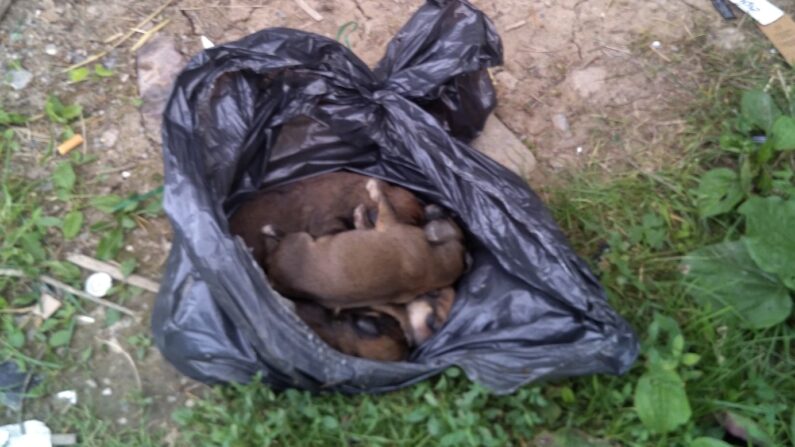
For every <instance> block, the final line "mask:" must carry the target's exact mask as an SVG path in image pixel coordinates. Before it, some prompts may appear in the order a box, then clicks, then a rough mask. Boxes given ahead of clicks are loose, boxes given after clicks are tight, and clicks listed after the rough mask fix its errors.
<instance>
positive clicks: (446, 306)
mask: <svg viewBox="0 0 795 447" xmlns="http://www.w3.org/2000/svg"><path fill="white" fill-rule="evenodd" d="M454 302H455V289H453V288H452V287H445V288H443V289H440V290H434V291H432V292H428V293H426V294H424V295H421V296H418V297H417V298H416V299H414V300H413V301H411V302H409V303H408V304H406V305H401V304H382V305H378V306H373V307H372V309H373V311H374V312H375V314H374V315H378V314H386V315H389V316H391V317H393V318H395V320H397V321H398V323H400V327H401V329H402V330H403V333H404V334H405V336H406V340H407V341H408V343H409V345H410V346H419V345H421V344H423V343H425V341H426V340H428V339H429V338H431V336H432V335H433V334H435V333H436V332H438V331H439V329H441V328H442V326H443V325H444V323H446V322H447V318H448V317H449V316H450V311H451V310H452V308H453V303H454Z"/></svg>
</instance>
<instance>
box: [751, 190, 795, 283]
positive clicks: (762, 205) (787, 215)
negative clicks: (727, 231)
mask: <svg viewBox="0 0 795 447" xmlns="http://www.w3.org/2000/svg"><path fill="white" fill-rule="evenodd" d="M739 211H740V214H742V215H743V216H745V234H746V235H745V237H743V242H745V246H746V247H747V248H748V252H749V253H750V254H751V258H753V260H754V261H755V262H756V264H757V265H758V266H759V268H761V269H762V270H764V271H766V272H768V273H774V274H776V275H778V276H779V277H780V278H782V280H784V281H785V282H787V283H792V282H793V279H794V278H795V227H794V226H793V225H795V198H792V199H789V200H783V199H781V198H780V197H767V198H761V197H752V198H751V199H749V200H748V201H747V202H745V203H744V204H743V205H742V206H741V207H740V210H739Z"/></svg>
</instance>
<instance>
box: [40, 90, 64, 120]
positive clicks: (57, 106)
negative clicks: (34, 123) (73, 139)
mask: <svg viewBox="0 0 795 447" xmlns="http://www.w3.org/2000/svg"><path fill="white" fill-rule="evenodd" d="M62 111H63V103H62V102H61V100H60V99H58V97H57V96H54V95H50V96H48V97H47V102H46V103H45V104H44V113H45V114H46V115H47V118H49V119H50V121H52V122H54V123H61V124H66V121H65V120H64V119H63V117H61V112H62Z"/></svg>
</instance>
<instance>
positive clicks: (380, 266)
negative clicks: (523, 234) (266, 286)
mask: <svg viewBox="0 0 795 447" xmlns="http://www.w3.org/2000/svg"><path fill="white" fill-rule="evenodd" d="M382 187H383V186H382V184H381V182H378V181H376V180H374V179H371V180H369V181H368V182H367V184H366V188H367V190H368V191H369V193H370V197H371V199H372V200H373V201H375V202H376V203H378V216H377V219H376V222H375V228H373V229H356V230H351V231H345V232H342V233H338V234H335V235H332V236H323V237H320V238H317V239H314V238H312V236H310V235H309V234H308V233H292V234H288V235H287V236H286V237H284V238H283V239H281V240H280V241H278V244H277V245H276V247H275V249H274V250H272V251H271V252H270V253H269V254H268V256H267V257H266V263H265V265H266V271H267V273H268V276H269V277H270V278H271V280H272V281H273V285H274V287H275V288H276V290H278V291H279V292H281V293H282V294H284V295H286V296H289V297H294V298H306V299H310V300H313V301H315V302H317V303H319V304H321V305H323V306H325V307H327V308H332V309H342V308H355V307H365V306H371V305H378V304H399V303H408V302H409V301H412V300H413V299H414V298H416V297H417V296H419V295H422V294H424V293H427V292H430V291H432V290H436V289H440V288H442V287H447V286H449V285H451V284H453V283H454V282H455V281H456V280H458V278H459V276H461V274H462V273H463V271H464V267H465V262H466V261H465V255H466V252H465V249H464V245H463V243H462V242H463V234H462V233H461V231H460V229H458V228H457V227H456V230H457V233H456V234H457V237H455V238H453V239H451V240H444V241H441V242H434V243H431V242H429V241H428V238H427V237H426V232H425V230H424V229H423V228H420V227H417V226H414V225H407V224H403V223H400V222H399V221H398V220H397V218H396V216H395V213H394V211H393V210H392V207H391V205H390V204H389V202H388V200H387V198H386V197H385V195H384V194H383V193H382ZM354 214H356V215H357V218H356V219H357V220H360V221H361V220H362V209H361V207H359V208H358V209H357V211H356V213H354ZM434 222H438V221H434ZM449 225H454V224H452V221H450V223H449ZM358 226H362V224H361V223H359V224H358ZM268 230H269V233H270V236H272V237H274V238H275V237H276V232H275V231H274V229H273V228H272V227H268Z"/></svg>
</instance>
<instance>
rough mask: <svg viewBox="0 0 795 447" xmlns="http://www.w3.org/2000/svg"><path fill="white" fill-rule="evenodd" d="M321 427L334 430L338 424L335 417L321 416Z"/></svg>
mask: <svg viewBox="0 0 795 447" xmlns="http://www.w3.org/2000/svg"><path fill="white" fill-rule="evenodd" d="M322 421H323V428H325V429H326V430H335V429H337V428H338V427H339V426H340V424H339V422H337V419H336V418H334V417H332V416H323V419H322Z"/></svg>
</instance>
